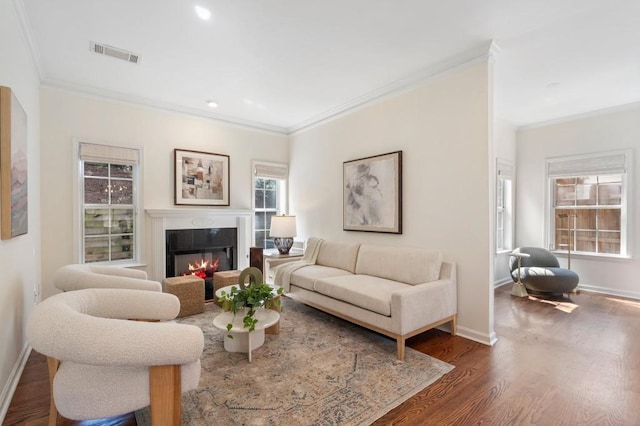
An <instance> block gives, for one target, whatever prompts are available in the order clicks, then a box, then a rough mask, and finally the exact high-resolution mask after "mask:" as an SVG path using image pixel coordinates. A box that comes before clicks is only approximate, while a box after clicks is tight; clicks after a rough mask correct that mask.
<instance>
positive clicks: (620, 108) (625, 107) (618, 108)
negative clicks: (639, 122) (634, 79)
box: [517, 101, 640, 131]
mask: <svg viewBox="0 0 640 426" xmlns="http://www.w3.org/2000/svg"><path fill="white" fill-rule="evenodd" d="M633 109H640V101H638V102H631V103H628V104H622V105H615V106H611V107H608V108H601V109H596V110H593V111H586V112H582V113H578V114H572V115H566V116H564V117H560V118H554V119H551V120H545V121H539V122H536V123H530V124H523V125H521V126H518V127H517V131H521V130H529V129H538V128H541V127H548V126H553V125H556V124H563V123H567V122H570V121H576V120H583V119H586V118H594V117H600V116H603V115H607V114H615V113H617V112H625V111H629V110H633Z"/></svg>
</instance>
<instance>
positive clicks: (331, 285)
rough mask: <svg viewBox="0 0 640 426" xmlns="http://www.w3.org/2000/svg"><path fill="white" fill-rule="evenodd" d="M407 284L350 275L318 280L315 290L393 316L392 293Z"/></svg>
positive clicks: (405, 286)
mask: <svg viewBox="0 0 640 426" xmlns="http://www.w3.org/2000/svg"><path fill="white" fill-rule="evenodd" d="M402 288H407V285H406V284H403V283H400V282H397V281H392V280H387V279H384V278H379V277H372V276H369V275H348V276H340V277H330V278H321V279H318V280H317V281H316V283H315V285H314V290H315V291H316V292H318V293H320V294H324V295H325V296H329V297H331V298H333V299H338V300H342V301H343V302H347V303H350V304H352V305H355V306H359V307H361V308H363V309H367V310H369V311H372V312H375V313H378V314H381V315H385V316H391V293H393V292H394V291H396V290H398V289H402Z"/></svg>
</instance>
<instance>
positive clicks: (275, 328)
mask: <svg viewBox="0 0 640 426" xmlns="http://www.w3.org/2000/svg"><path fill="white" fill-rule="evenodd" d="M278 301H280V296H278V297H275V298H273V300H271V302H269V304H268V305H267V306H266V307H267V308H268V309H273V310H274V311H276V312H282V308H281V306H280V305H279V304H278ZM264 332H265V334H280V320H278V322H277V323H275V324H273V325H272V326H271V327H267V328H266V329H265V330H264Z"/></svg>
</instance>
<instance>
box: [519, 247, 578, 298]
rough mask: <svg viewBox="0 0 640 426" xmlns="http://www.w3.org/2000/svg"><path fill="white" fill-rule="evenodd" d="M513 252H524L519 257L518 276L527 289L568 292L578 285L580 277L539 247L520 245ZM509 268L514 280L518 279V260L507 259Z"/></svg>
mask: <svg viewBox="0 0 640 426" xmlns="http://www.w3.org/2000/svg"><path fill="white" fill-rule="evenodd" d="M513 252H514V253H526V254H528V255H529V257H523V258H522V259H521V268H520V276H521V280H522V283H523V284H524V286H525V288H526V289H527V291H530V292H533V293H542V294H562V293H570V292H571V291H573V290H574V289H575V288H576V287H577V286H578V281H580V278H579V277H578V274H576V273H575V272H573V271H572V270H570V269H566V268H561V267H560V263H559V262H558V259H557V258H556V257H555V256H554V255H553V254H552V253H551V252H550V251H549V250H546V249H543V248H540V247H520V248H517V249H515V250H514V251H513ZM509 269H510V270H511V278H513V281H514V282H517V281H518V262H517V259H516V258H515V256H512V257H511V258H510V259H509Z"/></svg>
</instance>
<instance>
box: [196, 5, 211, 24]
mask: <svg viewBox="0 0 640 426" xmlns="http://www.w3.org/2000/svg"><path fill="white" fill-rule="evenodd" d="M194 9H195V10H196V13H197V14H198V17H199V18H200V19H202V20H203V21H208V20H209V19H211V11H210V10H209V9H207V8H206V7H202V6H194Z"/></svg>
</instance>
